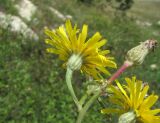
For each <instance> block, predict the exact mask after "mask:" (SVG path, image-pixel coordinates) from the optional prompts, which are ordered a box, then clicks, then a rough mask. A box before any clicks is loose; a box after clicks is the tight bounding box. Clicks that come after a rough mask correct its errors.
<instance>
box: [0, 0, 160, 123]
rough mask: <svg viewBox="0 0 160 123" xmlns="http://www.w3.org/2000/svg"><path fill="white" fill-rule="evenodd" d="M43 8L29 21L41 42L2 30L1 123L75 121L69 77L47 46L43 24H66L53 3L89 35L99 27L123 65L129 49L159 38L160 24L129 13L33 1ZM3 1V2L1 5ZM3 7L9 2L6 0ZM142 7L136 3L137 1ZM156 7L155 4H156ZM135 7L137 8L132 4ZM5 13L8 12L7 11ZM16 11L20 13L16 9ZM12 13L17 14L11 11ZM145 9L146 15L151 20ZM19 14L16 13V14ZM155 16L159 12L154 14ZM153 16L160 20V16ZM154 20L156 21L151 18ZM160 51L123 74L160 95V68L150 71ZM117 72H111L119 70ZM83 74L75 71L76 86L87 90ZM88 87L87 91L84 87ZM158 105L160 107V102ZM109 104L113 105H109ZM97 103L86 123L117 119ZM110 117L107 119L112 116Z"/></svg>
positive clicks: (63, 1)
mask: <svg viewBox="0 0 160 123" xmlns="http://www.w3.org/2000/svg"><path fill="white" fill-rule="evenodd" d="M32 1H33V3H35V5H36V6H37V7H38V12H37V13H36V14H35V15H34V18H36V19H37V20H38V21H37V22H36V23H34V21H33V22H32V21H31V22H28V23H27V24H28V25H29V26H30V27H31V28H32V29H34V30H35V31H36V33H37V34H38V35H39V37H40V39H39V41H37V42H36V41H33V40H30V39H24V38H23V37H22V36H21V35H20V34H18V33H13V32H10V31H9V30H7V29H2V28H0V35H1V36H0V43H1V45H0V59H1V60H0V122H1V123H74V122H75V118H76V116H77V109H76V107H75V105H74V103H73V101H72V98H71V97H70V95H69V92H68V90H67V87H66V83H65V79H64V75H65V69H63V68H62V67H61V65H62V62H60V61H59V60H58V58H57V56H55V55H52V54H48V53H46V51H45V49H46V47H47V46H46V45H45V44H44V39H45V35H44V33H43V30H44V27H45V26H47V27H49V28H55V27H58V26H59V25H61V24H63V23H64V22H63V21H62V20H60V19H59V18H57V17H56V16H55V15H54V14H53V13H52V12H50V11H49V9H48V7H47V6H48V5H49V6H53V7H55V8H57V9H58V10H59V11H61V12H62V13H64V14H70V15H72V16H73V20H72V21H73V23H78V26H80V27H81V26H82V24H84V23H85V24H88V25H89V36H91V35H92V34H94V33H95V32H97V31H99V32H100V33H101V34H102V35H103V37H104V38H107V39H108V42H107V44H106V45H105V46H104V48H107V49H109V50H111V56H114V57H115V61H116V62H117V64H118V67H119V66H120V65H121V64H122V63H123V61H124V59H125V54H126V53H127V51H128V50H129V49H131V48H132V47H134V46H136V45H138V44H139V42H140V41H145V40H146V39H149V38H154V39H157V40H160V37H159V35H155V34H154V33H153V32H155V31H156V32H158V33H160V32H159V29H160V27H159V26H157V25H153V26H151V27H141V26H139V25H137V24H136V23H135V20H134V19H132V18H128V17H113V16H112V17H110V16H109V15H110V14H111V13H109V14H108V13H107V12H104V11H102V10H101V9H100V8H97V7H94V6H88V5H85V4H82V3H76V2H75V1H74V2H73V1H71V0H54V1H50V0H47V1H46V0H39V1H37V0H32ZM2 2H3V1H0V3H2ZM1 6H3V8H6V6H8V5H7V4H6V3H4V2H3V4H1ZM136 6H137V5H136ZM152 6H154V5H152ZM133 9H135V10H136V11H138V6H137V9H136V8H133ZM3 11H7V10H5V9H3ZM15 12H16V11H15ZM7 13H12V10H11V12H10V11H8V12H7ZM146 13H147V12H145V11H144V10H143V15H144V14H145V15H144V16H140V15H139V14H136V13H135V14H136V15H138V16H140V17H142V19H145V17H148V18H149V19H150V17H151V16H153V15H154V14H150V16H148V15H147V14H146ZM15 14H16V13H15ZM155 16H156V15H155ZM155 16H153V18H156V19H159V17H158V16H156V17H155ZM150 21H153V22H155V19H153V20H150ZM159 53H160V49H159V48H157V50H156V51H155V52H152V53H150V55H149V56H147V58H146V59H145V61H144V63H143V65H141V66H135V67H132V68H130V69H128V70H127V71H126V72H125V73H124V74H123V75H122V76H121V78H120V81H122V82H123V81H124V77H126V76H129V77H131V76H134V75H136V76H137V78H138V79H140V80H143V81H145V82H149V85H151V89H152V90H154V91H155V93H157V94H159V93H160V92H159V89H160V86H159V85H160V84H159V82H160V76H159V75H160V71H158V70H151V68H150V65H151V64H157V66H158V69H159V67H160V60H159V58H160V57H159ZM114 71H115V70H112V72H114ZM80 80H83V81H85V77H84V76H79V73H76V74H75V78H74V86H75V88H76V92H77V93H80V94H82V93H83V92H84V90H85V89H86V86H85V84H83V83H82V82H81V81H80ZM83 87H84V89H82V88H83ZM158 105H160V104H159V103H158ZM109 106H110V105H109ZM100 109H101V106H100V105H99V103H98V102H95V103H94V106H93V107H92V108H91V109H90V110H89V112H88V114H87V116H86V117H85V120H84V123H90V122H94V123H105V122H111V123H112V122H115V123H116V121H115V120H116V119H112V120H110V119H109V118H108V117H110V116H105V115H101V114H100ZM107 118H108V119H107Z"/></svg>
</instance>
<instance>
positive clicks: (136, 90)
mask: <svg viewBox="0 0 160 123" xmlns="http://www.w3.org/2000/svg"><path fill="white" fill-rule="evenodd" d="M125 80H126V82H127V85H123V86H122V85H121V84H120V83H119V82H118V81H117V82H116V84H117V87H118V88H117V87H115V86H113V85H111V90H112V92H113V95H111V96H110V98H109V100H110V101H111V102H112V103H113V104H116V105H117V106H118V108H117V109H112V108H108V109H107V108H106V109H102V110H101V112H102V113H107V114H108V113H119V114H122V113H126V112H130V111H134V112H135V114H136V119H137V120H138V121H141V122H142V123H160V116H157V114H158V113H160V109H154V110H153V109H151V107H152V106H153V105H154V104H155V103H156V101H157V100H158V96H157V95H154V94H151V95H149V96H147V92H148V89H149V86H148V85H146V86H143V84H142V81H139V80H136V78H135V77H133V78H132V79H129V78H126V79H125Z"/></svg>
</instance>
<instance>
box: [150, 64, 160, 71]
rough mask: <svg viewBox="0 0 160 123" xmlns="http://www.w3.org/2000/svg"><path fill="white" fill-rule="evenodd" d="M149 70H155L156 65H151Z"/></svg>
mask: <svg viewBox="0 0 160 123" xmlns="http://www.w3.org/2000/svg"><path fill="white" fill-rule="evenodd" d="M150 68H151V70H157V69H158V66H157V65H156V64H151V65H150Z"/></svg>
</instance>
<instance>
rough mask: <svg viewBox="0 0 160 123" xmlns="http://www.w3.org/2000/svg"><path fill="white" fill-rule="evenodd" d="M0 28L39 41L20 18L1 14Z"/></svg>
mask: <svg viewBox="0 0 160 123" xmlns="http://www.w3.org/2000/svg"><path fill="white" fill-rule="evenodd" d="M0 26H1V27H3V28H8V27H9V29H10V30H11V31H13V32H18V33H21V34H22V35H23V36H24V37H25V38H28V37H29V38H31V39H34V40H38V39H39V37H38V35H37V34H36V33H35V32H34V31H33V30H32V29H30V28H29V27H28V26H27V24H26V23H25V22H23V21H22V20H21V19H20V18H19V17H18V16H12V15H10V14H7V15H6V14H4V13H2V12H0Z"/></svg>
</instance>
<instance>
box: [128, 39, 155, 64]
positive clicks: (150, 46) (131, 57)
mask: <svg viewBox="0 0 160 123" xmlns="http://www.w3.org/2000/svg"><path fill="white" fill-rule="evenodd" d="M156 46H157V41H156V40H147V41H145V42H141V43H140V45H138V46H136V47H134V48H132V49H131V50H129V51H128V53H127V56H126V59H127V60H128V61H129V62H132V63H133V64H141V63H142V62H143V61H144V59H145V57H146V55H147V54H148V53H149V51H154V49H155V47H156Z"/></svg>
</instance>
